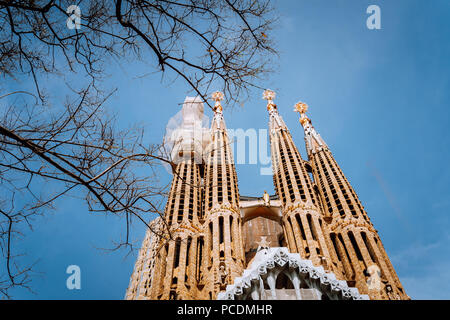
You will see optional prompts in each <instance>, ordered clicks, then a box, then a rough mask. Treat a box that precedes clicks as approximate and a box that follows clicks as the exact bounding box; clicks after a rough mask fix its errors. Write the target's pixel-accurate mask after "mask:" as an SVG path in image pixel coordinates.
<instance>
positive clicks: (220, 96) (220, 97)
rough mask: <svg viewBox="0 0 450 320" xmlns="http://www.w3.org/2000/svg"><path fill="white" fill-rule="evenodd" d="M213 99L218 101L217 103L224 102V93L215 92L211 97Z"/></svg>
mask: <svg viewBox="0 0 450 320" xmlns="http://www.w3.org/2000/svg"><path fill="white" fill-rule="evenodd" d="M211 98H212V99H213V100H214V101H216V102H219V101H222V100H223V93H222V92H220V91H215V92H213V94H212V95H211Z"/></svg>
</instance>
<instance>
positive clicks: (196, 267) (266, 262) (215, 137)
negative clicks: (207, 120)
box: [125, 90, 409, 300]
mask: <svg viewBox="0 0 450 320" xmlns="http://www.w3.org/2000/svg"><path fill="white" fill-rule="evenodd" d="M263 97H264V99H266V100H267V111H268V113H269V129H270V134H269V135H270V145H271V159H272V168H273V183H274V187H275V191H276V194H275V195H272V196H269V194H267V193H266V192H264V195H263V196H262V197H248V196H243V195H241V194H240V193H239V188H238V180H237V175H236V169H235V164H234V160H233V155H232V150H231V148H230V143H231V141H230V140H231V139H229V137H228V135H227V130H226V126H225V121H224V117H223V112H222V105H221V102H220V101H221V100H222V99H223V94H222V93H221V92H215V93H214V94H213V99H214V100H215V107H214V118H213V120H212V124H211V127H210V128H209V127H206V128H205V127H204V126H202V116H203V103H202V102H201V100H200V99H198V98H189V97H187V98H186V101H185V103H184V105H183V108H182V110H181V111H180V117H179V121H178V123H177V125H176V126H175V129H174V130H172V131H171V132H170V134H169V135H168V142H169V143H171V156H172V160H173V163H174V166H173V168H172V171H173V180H172V186H171V189H170V193H169V196H168V200H167V205H166V208H165V212H164V215H163V216H162V217H161V218H157V219H155V220H153V221H152V222H151V223H150V229H149V230H148V231H147V233H146V237H145V239H144V241H143V243H142V247H141V249H140V252H139V257H138V259H137V262H136V265H135V268H134V271H133V274H132V276H131V280H130V285H129V287H128V290H127V292H126V296H125V298H126V299H183V300H184V299H234V300H273V299H287V300H302V299H304V300H311V299H312V300H328V299H331V300H339V299H344V300H348V299H355V300H360V299H386V300H396V299H398V300H400V299H409V297H408V295H407V294H406V293H405V291H404V289H403V287H402V284H401V283H400V281H399V278H398V276H397V274H396V272H395V270H394V267H393V266H392V264H391V262H390V260H389V258H388V256H387V254H386V251H385V249H384V247H383V244H382V242H381V239H380V237H379V235H378V233H377V231H376V230H375V228H374V226H373V225H372V223H371V221H370V219H369V217H368V215H367V213H366V211H365V210H364V207H363V205H362V204H361V202H360V200H359V199H358V196H357V194H356V192H355V190H354V189H353V187H352V186H351V185H350V183H349V181H348V180H347V178H346V177H345V175H344V173H343V172H342V170H341V168H340V167H339V165H338V163H337V162H336V160H335V158H334V157H333V154H332V152H331V150H330V148H329V147H328V146H327V144H326V143H325V141H324V140H323V139H322V137H321V136H320V135H319V134H318V132H317V131H316V129H315V128H314V127H313V126H312V123H311V120H310V119H309V118H308V116H307V115H306V111H307V109H308V106H307V105H306V104H304V103H301V102H299V103H297V104H296V105H295V111H297V112H299V113H300V123H301V125H302V126H303V129H304V133H305V143H306V150H307V153H308V160H304V159H303V158H302V157H301V155H300V153H299V151H298V149H297V147H296V146H295V144H294V141H293V139H292V136H291V134H290V132H289V129H288V128H287V126H286V124H285V123H284V121H283V119H282V117H281V116H280V114H279V113H278V109H277V106H276V104H275V103H274V98H275V93H274V92H273V91H271V90H266V91H264V95H263Z"/></svg>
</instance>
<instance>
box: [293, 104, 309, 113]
mask: <svg viewBox="0 0 450 320" xmlns="http://www.w3.org/2000/svg"><path fill="white" fill-rule="evenodd" d="M294 111H295V112H300V113H301V114H303V113H306V111H308V105H307V104H306V103H304V102H301V101H299V102H297V103H296V104H295V105H294Z"/></svg>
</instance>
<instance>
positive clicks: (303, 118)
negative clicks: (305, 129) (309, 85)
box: [294, 101, 311, 125]
mask: <svg viewBox="0 0 450 320" xmlns="http://www.w3.org/2000/svg"><path fill="white" fill-rule="evenodd" d="M294 111H295V112H298V113H300V123H301V124H302V125H304V124H305V123H306V122H310V121H311V120H309V118H308V116H307V115H306V111H308V105H307V104H306V103H304V102H301V101H299V102H297V103H296V104H295V105H294Z"/></svg>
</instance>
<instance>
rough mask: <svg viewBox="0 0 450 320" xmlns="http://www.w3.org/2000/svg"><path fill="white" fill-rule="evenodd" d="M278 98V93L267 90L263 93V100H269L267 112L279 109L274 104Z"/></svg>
mask: <svg viewBox="0 0 450 320" xmlns="http://www.w3.org/2000/svg"><path fill="white" fill-rule="evenodd" d="M275 97H276V93H275V91H273V90H270V89H266V90H264V92H263V99H264V100H267V110H269V111H272V110H273V109H276V108H277V105H276V104H275V103H273V100H274V99H275Z"/></svg>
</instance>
